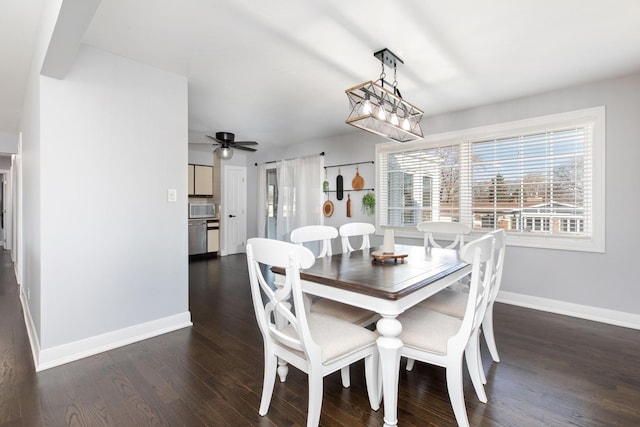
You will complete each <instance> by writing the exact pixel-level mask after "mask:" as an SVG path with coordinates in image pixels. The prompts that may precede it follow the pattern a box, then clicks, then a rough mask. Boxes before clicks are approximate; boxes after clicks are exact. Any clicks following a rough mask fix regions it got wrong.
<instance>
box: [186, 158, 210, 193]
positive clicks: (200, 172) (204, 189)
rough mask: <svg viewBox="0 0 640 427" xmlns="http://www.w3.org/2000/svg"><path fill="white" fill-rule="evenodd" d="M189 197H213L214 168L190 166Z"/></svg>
mask: <svg viewBox="0 0 640 427" xmlns="http://www.w3.org/2000/svg"><path fill="white" fill-rule="evenodd" d="M188 171H189V196H196V197H213V166H205V165H191V164H190V165H189V168H188Z"/></svg>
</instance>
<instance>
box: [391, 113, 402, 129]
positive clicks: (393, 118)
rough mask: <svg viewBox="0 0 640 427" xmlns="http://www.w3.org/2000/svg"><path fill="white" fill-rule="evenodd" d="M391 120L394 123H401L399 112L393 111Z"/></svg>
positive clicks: (396, 124)
mask: <svg viewBox="0 0 640 427" xmlns="http://www.w3.org/2000/svg"><path fill="white" fill-rule="evenodd" d="M389 121H390V122H391V124H392V125H394V126H398V125H399V124H400V121H399V120H398V113H396V112H395V111H394V112H393V113H391V118H390V119H389Z"/></svg>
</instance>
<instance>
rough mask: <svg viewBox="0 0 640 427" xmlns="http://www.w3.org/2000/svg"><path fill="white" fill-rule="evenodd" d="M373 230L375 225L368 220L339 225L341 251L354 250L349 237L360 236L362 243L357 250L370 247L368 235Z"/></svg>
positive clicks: (374, 230) (373, 231)
mask: <svg viewBox="0 0 640 427" xmlns="http://www.w3.org/2000/svg"><path fill="white" fill-rule="evenodd" d="M375 232H376V227H375V226H374V225H373V224H369V223H368V222H349V223H347V224H343V225H341V226H340V229H339V233H340V237H341V240H342V253H347V252H353V251H354V250H355V249H354V248H353V246H351V242H350V241H349V238H351V237H361V238H362V244H361V245H360V247H359V248H358V250H363V249H369V248H370V247H371V241H370V240H369V235H370V234H373V233H375Z"/></svg>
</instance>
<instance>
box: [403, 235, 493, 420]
mask: <svg viewBox="0 0 640 427" xmlns="http://www.w3.org/2000/svg"><path fill="white" fill-rule="evenodd" d="M493 241H494V238H493V236H490V235H485V236H482V237H480V238H479V239H477V240H474V241H473V242H470V243H468V244H467V245H465V246H464V247H463V248H462V250H461V252H460V257H461V259H462V260H464V261H465V262H467V263H469V264H471V266H472V267H471V280H470V284H469V303H468V304H467V305H466V307H465V313H464V317H463V318H462V319H459V318H457V317H453V316H447V315H446V314H442V313H439V312H437V311H434V310H430V309H428V308H424V307H420V306H416V307H413V308H411V309H409V310H408V311H406V312H405V313H403V314H401V315H400V316H399V317H398V320H400V322H401V323H402V333H401V334H400V339H401V340H402V343H403V347H402V350H401V355H402V356H405V357H407V358H409V359H412V360H418V361H421V362H425V363H430V364H432V365H437V366H442V367H444V368H445V369H446V376H447V389H448V391H449V399H450V400H451V406H452V407H453V412H454V414H455V417H456V421H457V422H458V425H460V426H469V420H468V418H467V410H466V407H465V403H464V392H463V387H462V385H463V382H462V373H463V372H462V356H463V355H464V356H465V359H466V362H467V367H468V369H469V375H470V376H471V380H472V383H473V386H474V389H475V391H476V395H477V396H478V399H480V401H481V402H483V403H486V402H487V395H486V393H485V391H484V387H483V385H482V380H481V374H480V372H479V369H480V367H479V365H478V363H477V361H478V357H479V355H478V354H476V352H477V351H478V345H477V338H475V337H477V335H476V334H477V330H478V328H479V327H480V323H481V322H482V319H483V317H484V314H485V310H486V307H487V300H488V297H489V291H490V288H491V277H492V270H493Z"/></svg>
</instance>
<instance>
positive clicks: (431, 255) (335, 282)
mask: <svg viewBox="0 0 640 427" xmlns="http://www.w3.org/2000/svg"><path fill="white" fill-rule="evenodd" d="M380 249H381V248H371V249H370V250H364V251H353V252H350V253H347V254H336V255H333V256H331V257H323V258H318V259H316V262H315V264H314V265H313V266H312V267H311V268H308V269H306V270H303V271H301V272H300V278H301V279H302V280H308V281H311V282H316V283H322V284H325V285H328V286H334V287H339V288H342V289H346V290H350V291H354V292H358V293H362V294H365V295H369V296H373V297H377V298H384V299H389V300H397V299H400V298H402V297H404V296H406V295H407V294H410V293H412V292H415V291H417V290H418V289H421V288H422V287H424V286H427V285H429V284H430V283H433V282H435V281H436V280H439V279H441V278H443V277H445V276H447V275H448V274H451V273H453V272H456V271H458V270H460V269H462V268H464V267H466V266H467V263H465V262H464V261H462V260H461V259H460V257H459V255H458V252H457V251H455V250H452V249H439V248H429V249H426V248H424V247H423V246H409V245H396V251H395V252H398V253H403V254H405V253H406V254H408V256H407V257H406V258H404V263H395V262H393V261H390V262H383V263H380V262H378V263H374V262H372V260H373V257H372V256H371V252H373V251H376V250H380ZM272 270H273V272H274V273H277V274H284V270H283V269H276V268H273V269H272Z"/></svg>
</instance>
